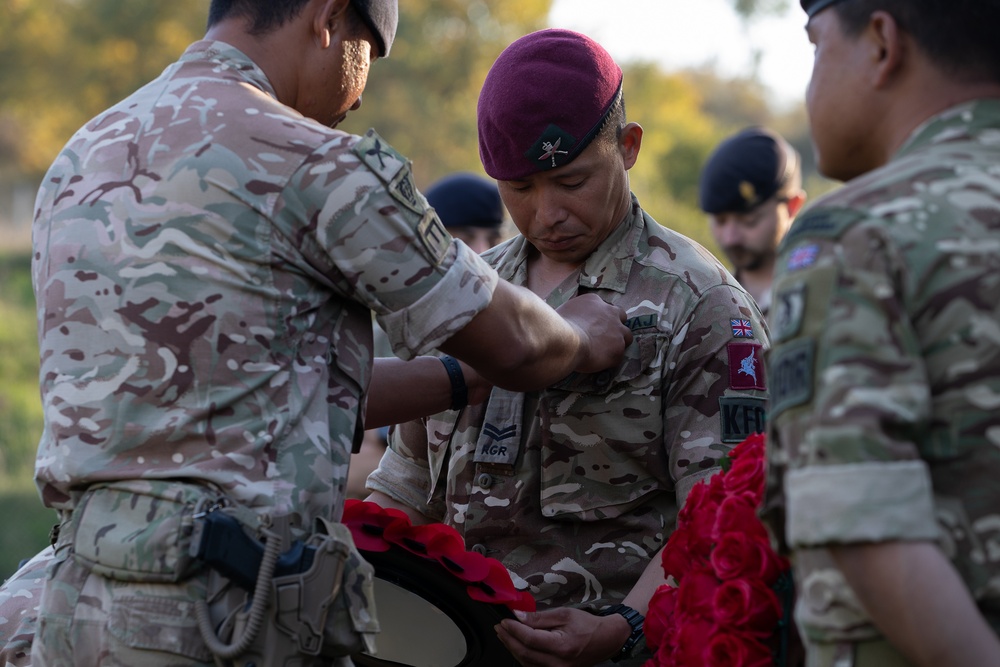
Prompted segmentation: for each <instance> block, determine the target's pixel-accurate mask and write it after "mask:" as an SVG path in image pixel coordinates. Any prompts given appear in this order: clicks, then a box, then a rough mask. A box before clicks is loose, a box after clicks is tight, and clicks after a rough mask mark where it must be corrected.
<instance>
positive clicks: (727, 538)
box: [710, 533, 782, 585]
mask: <svg viewBox="0 0 1000 667" xmlns="http://www.w3.org/2000/svg"><path fill="white" fill-rule="evenodd" d="M710 560H711V562H712V569H713V570H714V571H715V575H716V576H717V577H719V579H722V580H727V579H738V578H740V577H752V578H757V579H761V580H762V581H763V582H764V583H766V584H768V585H772V584H774V582H775V581H777V579H778V575H779V574H780V572H781V565H782V562H781V559H780V558H779V557H778V555H777V554H776V553H774V550H773V549H771V545H770V544H769V543H768V542H767V541H766V540H762V539H760V538H759V537H755V536H752V535H750V534H748V533H725V534H723V535H722V537H720V538H719V541H718V542H717V543H716V545H715V549H713V550H712V556H711V559H710Z"/></svg>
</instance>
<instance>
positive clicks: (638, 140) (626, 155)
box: [618, 123, 642, 169]
mask: <svg viewBox="0 0 1000 667" xmlns="http://www.w3.org/2000/svg"><path fill="white" fill-rule="evenodd" d="M641 147H642V126H641V125H639V124H638V123H628V124H626V125H625V127H623V128H622V131H621V134H620V135H619V137H618V150H619V151H620V152H621V156H622V160H623V161H624V162H625V168H626V169H631V168H632V165H634V164H635V161H636V160H637V159H638V158H639V149H640V148H641Z"/></svg>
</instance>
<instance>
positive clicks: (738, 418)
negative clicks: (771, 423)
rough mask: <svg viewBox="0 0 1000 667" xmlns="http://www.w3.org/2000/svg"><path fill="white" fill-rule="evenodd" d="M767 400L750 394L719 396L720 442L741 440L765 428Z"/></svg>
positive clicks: (761, 431) (763, 430)
mask: <svg viewBox="0 0 1000 667" xmlns="http://www.w3.org/2000/svg"><path fill="white" fill-rule="evenodd" d="M766 407H767V400H766V399H763V398H753V397H750V396H722V397H720V398H719V419H720V421H721V422H722V428H721V433H722V442H743V441H744V440H746V439H747V438H748V437H750V436H751V435H753V434H754V433H764V432H765V431H766V430H767V412H766Z"/></svg>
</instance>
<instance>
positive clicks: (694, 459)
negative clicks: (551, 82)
mask: <svg viewBox="0 0 1000 667" xmlns="http://www.w3.org/2000/svg"><path fill="white" fill-rule="evenodd" d="M529 249H530V246H529V244H528V243H527V242H526V241H525V239H524V238H523V237H520V236H518V237H515V238H514V239H511V240H510V241H508V242H506V243H504V244H502V245H500V246H498V247H497V248H494V249H492V250H490V251H488V252H487V253H485V254H484V256H485V257H486V258H487V259H488V261H490V262H491V263H492V264H493V265H494V266H496V268H497V271H498V273H499V274H500V277H501V278H503V279H505V280H508V281H510V282H512V283H515V284H525V283H526V282H527V272H526V265H527V257H528V250H529ZM585 291H589V292H596V293H597V294H599V295H600V296H601V297H602V298H604V299H605V300H606V301H609V302H611V303H615V304H618V305H620V306H622V307H623V308H624V309H625V311H626V313H627V316H628V324H629V326H630V327H631V329H632V331H633V333H634V340H633V342H632V344H631V346H630V347H629V348H628V349H627V351H626V357H625V360H624V361H623V362H622V363H621V365H620V366H619V367H617V368H614V369H611V370H609V371H605V372H601V373H596V374H589V375H580V374H571V375H570V376H569V377H567V378H565V379H564V380H562V381H560V382H558V383H556V384H554V385H553V386H551V387H549V388H547V389H545V390H544V391H541V392H535V393H529V394H515V393H512V392H507V391H503V390H499V389H495V390H494V391H493V394H492V395H491V397H490V399H489V401H488V402H487V403H486V404H484V405H480V406H473V407H468V408H466V409H465V410H462V411H460V412H459V411H450V412H446V413H442V414H439V415H436V416H434V417H432V418H430V419H428V420H426V421H425V422H411V423H408V424H404V425H401V426H399V427H397V428H396V429H395V432H394V434H393V438H392V441H391V448H390V450H389V451H388V452H387V454H386V455H385V456H384V457H383V459H382V463H381V466H380V468H379V469H378V470H376V471H375V472H374V473H373V474H372V476H371V477H369V480H368V486H369V488H373V489H376V490H379V491H382V492H384V493H387V494H389V495H390V496H392V497H394V498H395V499H397V500H399V501H400V502H403V503H405V504H408V505H410V506H412V507H414V508H415V509H417V510H419V511H420V512H423V513H424V514H426V515H428V516H430V517H432V518H434V519H436V520H439V521H444V522H446V523H448V524H450V525H452V526H454V527H455V528H456V529H457V530H458V531H460V532H461V533H462V534H463V535H464V536H465V539H466V543H467V545H468V546H469V547H470V548H472V549H474V550H476V551H479V552H481V553H485V554H486V555H488V556H491V557H494V558H498V559H500V560H501V561H502V562H503V563H504V565H506V566H507V568H508V569H509V570H510V571H511V573H512V575H513V578H514V581H515V584H516V585H518V586H519V587H520V588H522V589H529V590H530V591H531V593H532V594H533V595H534V596H535V597H536V599H537V600H538V601H539V602H540V604H541V605H543V606H546V605H552V606H556V605H560V606H561V605H574V606H582V607H588V608H596V607H600V606H603V605H606V604H610V603H613V602H620V601H621V600H622V599H623V598H624V597H625V595H626V594H627V593H628V592H629V591H630V590H631V589H632V586H633V585H634V584H635V582H636V580H637V579H638V578H639V575H640V574H641V573H642V571H643V570H644V569H645V567H646V565H647V564H648V563H649V561H650V559H651V558H653V557H654V556H655V555H656V554H657V553H658V551H659V550H660V548H661V547H662V546H663V544H664V542H665V540H666V538H667V537H668V536H669V534H670V532H671V530H672V529H673V526H674V524H675V520H676V515H677V509H678V506H679V504H680V503H683V501H684V498H685V496H686V494H687V492H688V490H689V489H690V488H691V486H692V485H693V484H694V482H695V481H697V480H699V479H701V478H703V477H705V476H707V474H709V473H710V472H712V471H714V470H715V469H717V468H716V466H717V463H718V460H719V459H720V457H721V456H722V455H723V454H724V453H725V452H726V451H728V450H729V449H730V448H731V447H732V444H733V443H737V442H739V441H740V440H742V439H743V438H744V436H745V435H747V434H749V433H750V432H753V431H754V430H756V429H758V428H760V429H762V428H763V407H764V400H765V396H766V394H765V391H764V387H765V386H766V385H765V378H764V376H763V368H762V365H763V357H762V356H761V350H762V348H763V347H764V346H765V345H766V341H767V334H766V330H765V328H764V325H763V323H762V320H761V318H760V315H759V313H758V311H757V307H756V306H755V305H754V303H753V299H752V298H751V297H750V296H749V295H748V294H747V293H746V292H745V291H744V290H743V289H742V288H741V287H739V285H738V284H737V283H736V281H735V280H734V279H733V278H732V276H730V275H729V273H728V272H727V271H726V270H725V268H723V267H722V265H721V264H719V263H718V262H717V261H716V260H715V259H714V258H713V257H712V256H711V255H710V254H709V253H708V252H707V251H706V250H704V249H703V248H702V247H701V246H699V245H697V244H695V243H694V242H692V241H690V240H689V239H687V238H685V237H683V236H681V235H679V234H677V233H675V232H672V231H670V230H669V229H666V228H664V227H662V226H660V225H659V224H657V223H656V221H654V220H653V219H652V218H650V217H649V216H648V215H646V214H645V213H644V212H643V211H642V209H641V208H640V207H639V204H638V202H637V201H635V199H634V198H633V206H632V210H631V212H630V214H629V215H628V217H627V218H626V220H624V221H623V223H622V224H621V225H620V226H619V227H618V228H617V229H616V230H615V231H614V232H612V234H611V236H610V237H609V238H608V239H607V240H606V241H605V242H604V243H603V244H602V245H601V246H600V247H599V248H598V249H597V250H595V252H594V253H593V254H592V255H591V256H590V258H589V259H588V260H587V262H586V264H585V265H584V267H583V268H582V270H581V271H580V272H579V273H578V274H575V275H573V276H571V277H570V278H569V279H567V281H566V282H565V283H563V284H562V285H561V286H559V287H557V288H556V289H555V290H554V291H553V292H552V294H551V295H549V297H548V302H549V304H550V305H552V306H553V307H558V306H559V305H561V304H562V303H564V302H565V301H566V300H567V299H569V298H570V297H571V296H573V295H575V294H578V293H582V292H585Z"/></svg>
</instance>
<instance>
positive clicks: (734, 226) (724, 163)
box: [698, 127, 806, 318]
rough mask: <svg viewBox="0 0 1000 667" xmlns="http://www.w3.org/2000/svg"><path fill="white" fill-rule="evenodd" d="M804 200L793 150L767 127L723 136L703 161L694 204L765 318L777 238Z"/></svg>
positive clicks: (779, 241) (737, 276) (736, 275)
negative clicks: (706, 218)
mask: <svg viewBox="0 0 1000 667" xmlns="http://www.w3.org/2000/svg"><path fill="white" fill-rule="evenodd" d="M805 202H806V193H805V190H803V189H802V161H801V160H800V159H799V153H798V151H796V150H795V149H794V148H792V146H791V144H789V143H788V142H787V141H785V139H784V138H783V137H782V136H780V135H779V134H777V133H775V132H772V131H771V130H768V129H767V128H763V127H748V128H746V129H744V130H741V131H740V132H737V133H736V134H734V135H732V136H730V137H727V138H726V139H725V140H724V141H723V142H722V143H720V144H719V145H718V146H717V147H716V148H715V150H714V151H712V154H711V155H709V156H708V160H706V161H705V166H704V167H702V170H701V175H700V176H699V179H698V205H699V207H700V208H701V210H702V211H704V212H705V214H706V216H707V217H708V229H709V231H711V232H712V238H713V239H715V242H716V244H717V245H718V246H719V248H720V249H721V250H722V252H723V253H725V255H726V258H727V259H729V263H730V265H731V266H732V268H733V275H734V276H735V277H736V280H738V281H739V283H740V285H742V286H743V288H744V289H746V290H747V291H748V292H750V295H751V296H752V297H753V298H754V301H756V302H757V306H758V307H759V308H760V312H761V314H763V315H764V317H765V318H766V317H767V316H768V314H769V312H770V310H771V283H772V281H773V280H774V261H775V259H776V256H777V254H778V244H779V243H781V239H782V238H783V237H784V236H785V234H786V233H787V232H788V228H789V227H790V226H791V224H792V220H794V219H795V215H796V214H797V213H798V212H799V210H800V209H801V208H802V205H803V204H805Z"/></svg>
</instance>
